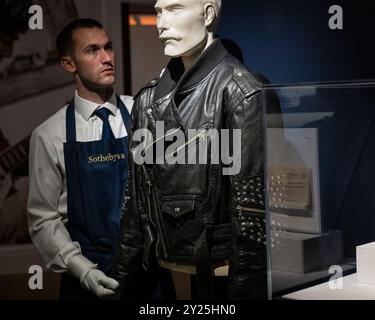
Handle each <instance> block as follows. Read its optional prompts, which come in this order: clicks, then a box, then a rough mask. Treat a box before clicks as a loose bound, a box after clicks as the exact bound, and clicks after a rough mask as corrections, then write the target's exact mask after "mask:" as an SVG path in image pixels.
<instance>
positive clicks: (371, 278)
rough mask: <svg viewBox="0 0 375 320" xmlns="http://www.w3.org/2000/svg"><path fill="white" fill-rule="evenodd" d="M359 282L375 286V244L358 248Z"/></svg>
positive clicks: (367, 244)
mask: <svg viewBox="0 0 375 320" xmlns="http://www.w3.org/2000/svg"><path fill="white" fill-rule="evenodd" d="M357 280H358V282H362V283H368V284H373V285H375V242H371V243H366V244H363V245H361V246H357Z"/></svg>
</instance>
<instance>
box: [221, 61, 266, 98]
mask: <svg viewBox="0 0 375 320" xmlns="http://www.w3.org/2000/svg"><path fill="white" fill-rule="evenodd" d="M227 63H228V65H229V66H230V67H231V69H232V72H233V74H232V79H233V81H234V82H235V83H236V85H237V86H238V88H239V89H240V90H241V91H242V93H243V94H244V95H245V97H249V96H252V95H253V94H254V93H256V92H258V91H260V90H261V89H262V83H261V82H260V81H259V79H258V78H257V76H256V75H255V74H254V73H253V72H251V71H250V70H248V69H247V68H246V67H245V66H243V65H242V64H241V63H240V62H239V61H238V60H237V59H235V58H233V57H231V56H230V58H229V59H228V60H227Z"/></svg>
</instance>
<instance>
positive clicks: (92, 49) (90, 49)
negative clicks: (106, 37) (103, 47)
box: [86, 48, 97, 54]
mask: <svg viewBox="0 0 375 320" xmlns="http://www.w3.org/2000/svg"><path fill="white" fill-rule="evenodd" d="M96 51H97V49H95V48H89V49H87V51H86V52H87V53H89V54H94V53H96Z"/></svg>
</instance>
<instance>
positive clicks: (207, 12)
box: [203, 2, 217, 28]
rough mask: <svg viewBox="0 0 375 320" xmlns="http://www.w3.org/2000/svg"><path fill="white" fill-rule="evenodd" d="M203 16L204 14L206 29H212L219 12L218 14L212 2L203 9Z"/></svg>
mask: <svg viewBox="0 0 375 320" xmlns="http://www.w3.org/2000/svg"><path fill="white" fill-rule="evenodd" d="M203 14H204V20H205V23H204V25H205V26H206V27H211V28H212V27H213V26H214V22H215V20H216V18H217V12H216V9H215V6H214V5H213V4H212V3H210V2H208V3H205V4H204V7H203Z"/></svg>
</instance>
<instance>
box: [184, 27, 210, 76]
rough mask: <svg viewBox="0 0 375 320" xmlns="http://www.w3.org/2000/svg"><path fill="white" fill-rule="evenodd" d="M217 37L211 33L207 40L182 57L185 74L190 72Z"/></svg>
mask: <svg viewBox="0 0 375 320" xmlns="http://www.w3.org/2000/svg"><path fill="white" fill-rule="evenodd" d="M214 39H215V37H214V35H213V33H209V34H208V36H207V38H205V39H204V41H202V42H201V43H200V44H199V45H197V46H196V47H194V48H193V49H191V50H190V51H188V52H187V53H186V54H184V55H183V56H181V60H182V63H183V65H184V69H185V72H186V71H187V70H189V69H190V68H191V67H192V65H193V64H194V63H195V61H197V60H198V58H199V57H200V55H201V54H202V53H203V52H204V51H205V50H206V49H207V48H208V47H209V46H210V45H211V44H212V42H213V41H214Z"/></svg>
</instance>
